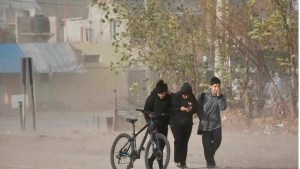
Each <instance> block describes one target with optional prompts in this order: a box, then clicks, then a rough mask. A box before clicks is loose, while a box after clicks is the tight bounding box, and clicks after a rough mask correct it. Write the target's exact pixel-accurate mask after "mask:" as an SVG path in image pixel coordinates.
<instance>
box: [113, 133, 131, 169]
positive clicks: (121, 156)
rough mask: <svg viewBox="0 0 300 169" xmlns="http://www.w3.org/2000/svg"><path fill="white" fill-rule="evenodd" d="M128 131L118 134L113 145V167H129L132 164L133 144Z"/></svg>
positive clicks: (118, 168)
mask: <svg viewBox="0 0 300 169" xmlns="http://www.w3.org/2000/svg"><path fill="white" fill-rule="evenodd" d="M130 139H131V136H130V135H129V134H127V133H122V134H120V135H118V136H117V137H116V138H115V140H114V142H113V144H112V147H111V152H110V163H111V166H112V168H113V169H129V168H131V165H132V156H131V154H132V150H133V146H132V143H131V142H130Z"/></svg>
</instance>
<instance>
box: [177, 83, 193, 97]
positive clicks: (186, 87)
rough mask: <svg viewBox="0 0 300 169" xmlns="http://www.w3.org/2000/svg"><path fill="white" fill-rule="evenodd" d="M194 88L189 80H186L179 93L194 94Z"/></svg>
mask: <svg viewBox="0 0 300 169" xmlns="http://www.w3.org/2000/svg"><path fill="white" fill-rule="evenodd" d="M192 93H193V89H192V87H191V86H190V84H189V83H188V82H184V83H183V85H182V87H181V89H180V90H179V94H180V95H182V94H192Z"/></svg>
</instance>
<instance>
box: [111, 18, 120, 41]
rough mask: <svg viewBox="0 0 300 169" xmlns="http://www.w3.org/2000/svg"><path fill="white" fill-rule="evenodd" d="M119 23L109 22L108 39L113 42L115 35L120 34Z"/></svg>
mask: <svg viewBox="0 0 300 169" xmlns="http://www.w3.org/2000/svg"><path fill="white" fill-rule="evenodd" d="M120 26H121V22H120V21H111V22H110V39H111V40H113V39H114V36H115V35H116V34H120V33H121V30H120Z"/></svg>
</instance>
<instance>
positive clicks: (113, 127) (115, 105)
mask: <svg viewBox="0 0 300 169" xmlns="http://www.w3.org/2000/svg"><path fill="white" fill-rule="evenodd" d="M114 97H115V99H114V116H113V124H112V129H115V121H116V117H117V86H116V83H115V89H114Z"/></svg>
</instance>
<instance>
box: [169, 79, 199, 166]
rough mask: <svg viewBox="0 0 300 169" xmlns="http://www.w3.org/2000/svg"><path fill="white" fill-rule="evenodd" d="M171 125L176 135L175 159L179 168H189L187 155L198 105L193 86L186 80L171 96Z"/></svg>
mask: <svg viewBox="0 0 300 169" xmlns="http://www.w3.org/2000/svg"><path fill="white" fill-rule="evenodd" d="M171 103H172V106H171V120H170V127H171V131H172V134H173V136H174V161H175V163H176V166H177V167H178V168H188V167H187V166H186V157H187V151H188V142H189V139H190V136H191V132H192V126H193V114H195V113H197V109H198V105H197V100H196V97H195V95H194V94H193V91H192V87H191V86H190V85H189V84H188V83H187V82H185V83H184V84H183V86H182V87H181V89H180V90H179V91H178V92H177V93H175V94H173V95H172V97H171Z"/></svg>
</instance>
